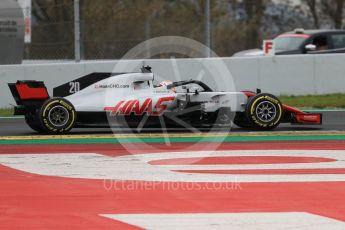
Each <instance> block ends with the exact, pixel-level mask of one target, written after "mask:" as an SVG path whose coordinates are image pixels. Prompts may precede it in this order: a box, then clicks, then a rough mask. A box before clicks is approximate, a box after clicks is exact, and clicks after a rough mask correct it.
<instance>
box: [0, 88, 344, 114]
mask: <svg viewBox="0 0 345 230" xmlns="http://www.w3.org/2000/svg"><path fill="white" fill-rule="evenodd" d="M279 99H280V100H281V101H282V102H283V103H284V104H287V105H290V106H294V107H300V108H303V107H304V108H316V109H323V108H345V94H327V95H306V96H280V97H279ZM12 115H13V109H12V108H5V109H0V117H8V116H12Z"/></svg>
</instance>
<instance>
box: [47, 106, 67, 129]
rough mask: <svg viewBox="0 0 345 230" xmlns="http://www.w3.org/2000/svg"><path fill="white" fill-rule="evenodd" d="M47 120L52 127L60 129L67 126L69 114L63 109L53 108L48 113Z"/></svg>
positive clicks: (59, 107) (61, 107)
mask: <svg viewBox="0 0 345 230" xmlns="http://www.w3.org/2000/svg"><path fill="white" fill-rule="evenodd" d="M48 118H49V121H50V123H51V124H52V125H54V126H56V127H62V126H64V125H66V124H67V122H68V120H69V113H68V111H67V109H66V108H65V107H63V106H55V107H53V108H52V109H51V110H50V111H49V114H48Z"/></svg>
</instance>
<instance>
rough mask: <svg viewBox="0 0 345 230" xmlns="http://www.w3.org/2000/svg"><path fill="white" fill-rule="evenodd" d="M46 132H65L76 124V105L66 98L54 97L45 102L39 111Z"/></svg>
mask: <svg viewBox="0 0 345 230" xmlns="http://www.w3.org/2000/svg"><path fill="white" fill-rule="evenodd" d="M39 117H40V121H41V125H42V127H43V130H44V132H46V133H49V134H65V133H68V132H69V131H70V130H71V129H72V128H73V126H74V124H75V121H76V118H77V114H76V111H75V109H74V106H73V105H72V104H71V103H70V102H69V101H68V100H66V99H64V98H52V99H49V100H47V101H46V102H44V104H43V105H42V107H41V110H40V112H39Z"/></svg>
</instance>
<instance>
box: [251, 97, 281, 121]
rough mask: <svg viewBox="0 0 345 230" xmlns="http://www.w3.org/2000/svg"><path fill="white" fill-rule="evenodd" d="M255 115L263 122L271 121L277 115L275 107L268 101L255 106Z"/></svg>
mask: <svg viewBox="0 0 345 230" xmlns="http://www.w3.org/2000/svg"><path fill="white" fill-rule="evenodd" d="M256 115H257V117H258V118H259V119H260V120H261V121H263V122H270V121H272V120H273V119H274V118H275V117H276V115H277V107H276V106H275V105H274V104H273V103H272V102H270V101H263V102H260V103H259V104H258V106H257V107H256Z"/></svg>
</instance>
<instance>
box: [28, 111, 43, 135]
mask: <svg viewBox="0 0 345 230" xmlns="http://www.w3.org/2000/svg"><path fill="white" fill-rule="evenodd" d="M25 122H26V124H27V125H28V126H29V127H30V128H31V129H32V130H34V131H36V132H39V133H40V132H43V127H42V125H41V122H40V121H39V119H38V116H37V113H35V112H29V113H27V114H25Z"/></svg>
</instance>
